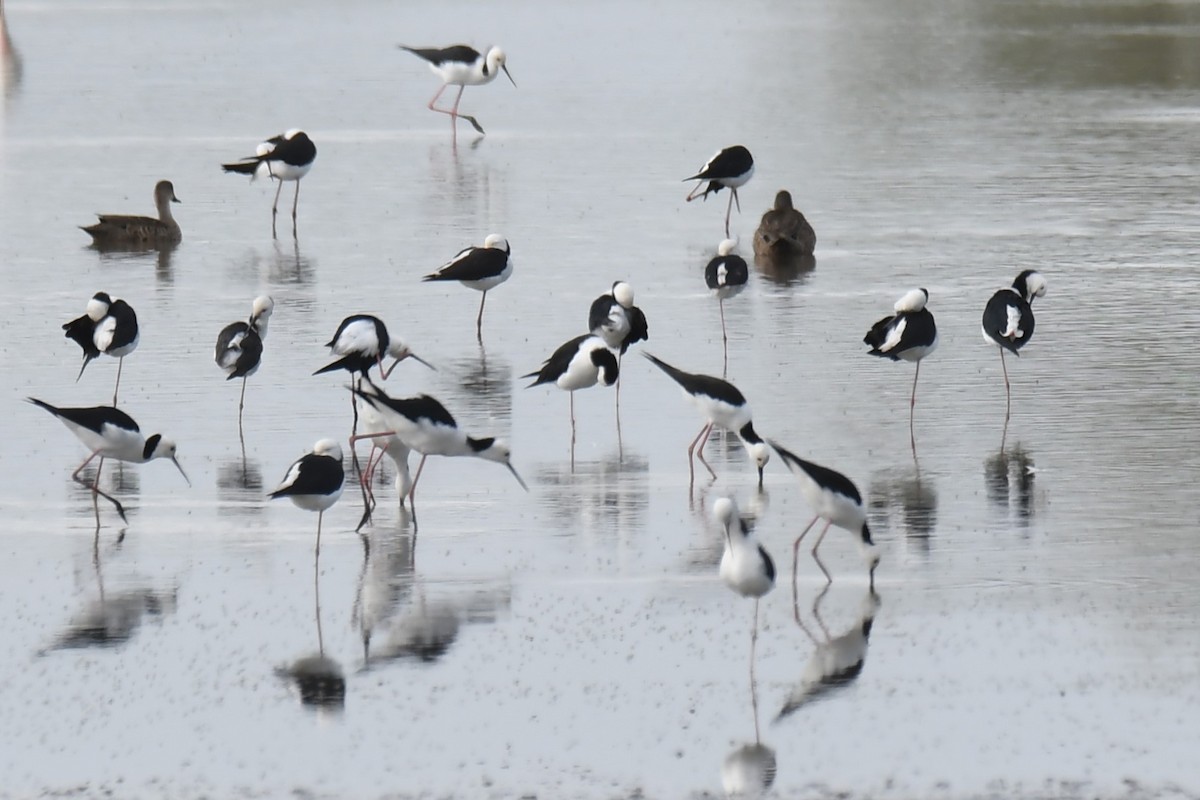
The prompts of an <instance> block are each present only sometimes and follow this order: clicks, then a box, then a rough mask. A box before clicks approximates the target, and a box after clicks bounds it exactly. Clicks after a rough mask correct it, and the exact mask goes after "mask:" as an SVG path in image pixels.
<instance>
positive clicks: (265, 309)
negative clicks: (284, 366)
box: [213, 295, 275, 431]
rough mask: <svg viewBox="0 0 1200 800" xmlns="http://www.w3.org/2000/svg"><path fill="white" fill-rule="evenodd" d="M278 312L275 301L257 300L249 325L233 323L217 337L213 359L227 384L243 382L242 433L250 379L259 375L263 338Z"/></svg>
mask: <svg viewBox="0 0 1200 800" xmlns="http://www.w3.org/2000/svg"><path fill="white" fill-rule="evenodd" d="M274 310H275V301H274V300H272V299H271V298H270V297H268V296H267V295H261V296H259V297H256V298H254V305H253V306H252V307H251V309H250V319H249V321H247V322H241V321H239V322H231V323H229V324H228V325H226V326H225V327H224V328H222V329H221V332H220V333H219V334H217V346H216V349H215V352H214V355H213V359H214V360H215V361H216V362H217V366H218V367H220V368H221V369H223V370H225V374H226V377H225V380H227V381H231V380H233V379H235V378H241V379H242V394H241V396H240V397H239V398H238V430H239V431H240V430H241V429H242V408H243V407H244V406H245V403H246V379H247V378H249V377H250V376H251V375H253V374H254V373H256V372H258V365H259V364H260V363H261V362H262V352H263V343H262V340H263V338H264V337H265V336H266V335H267V324H268V322H269V321H270V319H271V313H272V312H273V311H274Z"/></svg>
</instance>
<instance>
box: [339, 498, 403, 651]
mask: <svg viewBox="0 0 1200 800" xmlns="http://www.w3.org/2000/svg"><path fill="white" fill-rule="evenodd" d="M362 537H363V564H362V571H361V572H360V573H359V576H358V591H357V592H355V595H354V608H353V610H352V611H351V614H350V619H351V623H352V624H354V625H357V626H358V630H359V633H360V634H361V635H362V643H363V662H364V663H366V662H369V661H370V660H371V639H372V637H373V636H374V635H375V631H376V630H378V629H380V628H381V627H382V626H384V625H385V624H386V623H387V622H388V620H390V619H391V618H392V617H393V616H395V615H396V613H397V611H399V609H400V607H401V606H402V605H403V604H404V603H405V602H406V601H408V600H409V598H411V597H412V590H413V571H414V569H415V566H416V539H417V537H416V530H415V529H414V528H413V527H412V514H411V513H410V512H409V511H408V510H407V509H405V508H404V507H403V506H401V508H400V517H399V519H398V520H397V523H396V526H395V527H394V528H371V529H370V530H369V531H368V532H367V533H364V534H362Z"/></svg>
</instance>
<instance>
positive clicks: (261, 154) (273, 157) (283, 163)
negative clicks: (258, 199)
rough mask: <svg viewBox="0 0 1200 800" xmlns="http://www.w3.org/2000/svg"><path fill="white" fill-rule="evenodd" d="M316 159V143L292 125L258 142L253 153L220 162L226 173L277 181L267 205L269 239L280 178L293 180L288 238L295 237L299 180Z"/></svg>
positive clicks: (277, 200) (281, 189)
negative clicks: (282, 131)
mask: <svg viewBox="0 0 1200 800" xmlns="http://www.w3.org/2000/svg"><path fill="white" fill-rule="evenodd" d="M316 159H317V146H316V145H315V144H313V143H312V139H309V138H308V134H307V133H305V132H304V131H302V130H298V129H296V128H292V129H291V130H290V131H287V132H286V133H281V134H279V135H278V136H272V137H271V138H270V139H267V140H266V141H265V142H263V143H262V144H260V145H259V146H258V147H257V148H256V149H255V151H254V155H252V156H246V157H245V158H243V159H242V160H241V161H238V162H236V163H233V164H222V165H221V167H222V168H223V169H224V170H225V171H226V172H236V173H238V174H239V175H249V176H250V180H251V181H253V180H254V179H255V178H270V179H271V180H275V181H279V186H278V187H277V188H276V189H275V202H274V203H272V204H271V238H278V237H277V236H276V234H275V217H276V215H277V214H278V213H279V193H280V192H282V191H283V182H284V181H295V182H296V196H295V197H294V198H292V238H295V237H296V207H297V206H298V205H299V204H300V179H301V178H303V177H304V176H305V175H307V174H308V171H309V170H310V169H312V165H313V161H316Z"/></svg>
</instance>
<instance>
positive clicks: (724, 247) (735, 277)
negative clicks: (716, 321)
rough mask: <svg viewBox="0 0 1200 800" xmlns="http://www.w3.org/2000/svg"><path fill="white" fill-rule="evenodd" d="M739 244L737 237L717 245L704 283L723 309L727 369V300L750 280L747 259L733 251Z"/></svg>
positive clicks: (723, 345)
mask: <svg viewBox="0 0 1200 800" xmlns="http://www.w3.org/2000/svg"><path fill="white" fill-rule="evenodd" d="M737 245H738V243H737V239H726V240H724V241H723V242H721V244H719V245H718V246H717V255H716V256H715V257H714V258H713V259H712V260H710V261H709V262H708V266H706V267H705V268H704V284H705V285H706V286H708V289H709V291H711V292H712V293H713V296H714V297H716V298H717V304H718V306H719V307H720V309H721V347H722V350H723V352H724V364H725V368H726V369H728V367H729V335H728V334H727V333H726V332H725V301H726V300H728V299H729V298H731V297H737V296H738V295H739V294H741V293H742V290H744V289H745V288H746V282H747V281H749V280H750V267H749V265H748V264H746V259H744V258H742V257H741V256H739V255H738V254H737V253H735V252H733V251H734V250H735V249H737Z"/></svg>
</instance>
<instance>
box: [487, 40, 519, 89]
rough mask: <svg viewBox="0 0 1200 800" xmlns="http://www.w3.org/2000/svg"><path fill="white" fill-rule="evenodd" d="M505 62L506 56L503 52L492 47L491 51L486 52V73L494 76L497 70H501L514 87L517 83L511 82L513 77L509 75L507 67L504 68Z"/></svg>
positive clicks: (498, 48)
mask: <svg viewBox="0 0 1200 800" xmlns="http://www.w3.org/2000/svg"><path fill="white" fill-rule="evenodd" d="M507 61H508V56H506V55H504V51H503V50H502V49H500V47H498V46H497V47H493V48H492V49H491V50H488V54H487V66H488V72H490V73H491V74H492V75H495V74H496V70H497V69H502V70H504V74H505V75H506V76H507V77H508V80H509V81H510V82H511V83H512V85H513V86H516V85H517V82H516V81H514V80H513V76H512V75H511V74H509V71H508V67H507V66H505V63H506V62H507Z"/></svg>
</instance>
